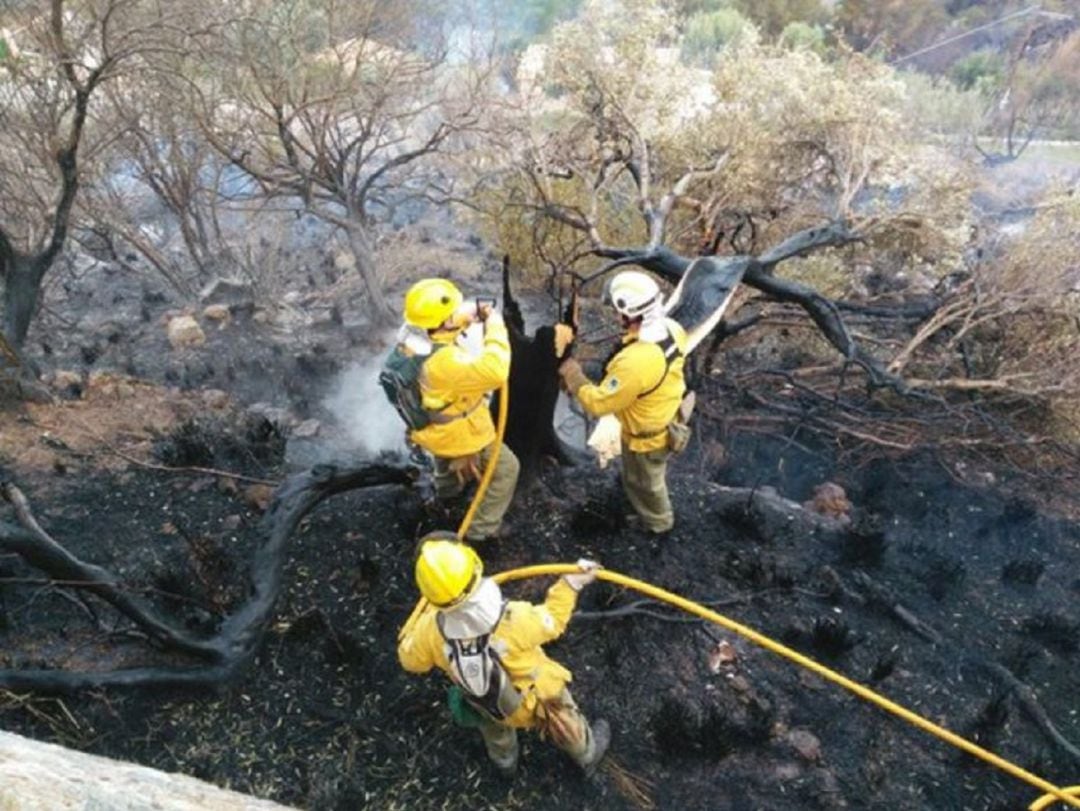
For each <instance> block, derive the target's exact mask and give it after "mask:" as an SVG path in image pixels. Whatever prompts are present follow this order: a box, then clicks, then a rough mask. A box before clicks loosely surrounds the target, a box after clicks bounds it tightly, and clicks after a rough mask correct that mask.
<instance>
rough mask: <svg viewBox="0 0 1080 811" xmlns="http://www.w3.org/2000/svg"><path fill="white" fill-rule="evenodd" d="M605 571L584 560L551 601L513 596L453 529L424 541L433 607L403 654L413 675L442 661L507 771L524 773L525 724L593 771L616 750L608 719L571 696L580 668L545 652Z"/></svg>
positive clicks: (416, 624)
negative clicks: (520, 768) (589, 714)
mask: <svg viewBox="0 0 1080 811" xmlns="http://www.w3.org/2000/svg"><path fill="white" fill-rule="evenodd" d="M599 568H600V566H599V564H597V563H596V562H594V561H591V560H584V559H583V560H580V561H578V569H579V571H578V572H576V573H573V574H567V575H564V576H563V577H561V578H559V580H557V581H556V582H555V583H554V584H553V585H552V586H551V587H550V588H549V589H548V592H547V597H546V599H545V600H544V602H543V603H542V604H539V605H535V604H533V603H528V602H522V601H516V600H509V601H507V600H505V599H504V598H503V595H502V592H501V590H500V588H499V585H498V584H497V583H496V582H495V581H494V580H492V579H490V578H486V577H484V576H483V575H484V567H483V563H482V562H481V560H480V557H479V556H478V555H477V554H476V551H475V550H474V549H473V548H472V547H471V546H469V545H467V544H465V543H462V542H460V541H458V540H457V539H456V537H455V536H454V535H453V534H452V533H449V532H437V533H431V534H429V535H428V536H426V537H425V538H424V539H423V540H422V541H421V545H420V551H419V555H418V556H417V560H416V583H417V586H418V587H419V589H420V593H421V594H422V595H423V596H424V599H425V600H426V601H427V605H426V607H425V608H424V609H423V610H422V611H421V612H420V613H419V614H416V615H414V617H412V618H410V622H409V623H408V624H407V625H406V626H405V627H404V628H403V629H402V632H401V635H400V638H399V642H398V659H399V661H400V662H401V666H402V667H403V668H405V670H407V671H409V672H412V673H427V672H428V671H430V670H431V669H432V668H436V667H437V668H439V669H440V670H442V671H443V672H445V673H446V674H447V675H448V676H449V677H450V680H451V681H452V682H453V685H454V688H453V692H452V694H451V708H452V709H454V699H455V697H457V698H458V700H459V701H461V702H462V703H463V705H464V706H460V705H459V706H458V707H457V709H456V711H455V717H456V718H457V719H458V720H459V722H461V723H464V724H465V725H470V726H476V727H477V728H478V729H479V731H480V734H481V736H482V737H483V739H484V745H485V747H486V749H487V754H488V757H489V758H490V759H491V761H492V762H493V763H494V764H495V766H496V767H497V768H498V769H499V771H500V772H502V773H503V774H505V775H507V776H509V775H512V774H513V773H514V771H515V770H516V769H517V765H518V758H519V753H520V748H519V744H518V735H517V731H518V730H519V729H538V730H539V731H540V732H541V734H542V735H543V736H544V737H545V738H547V739H548V740H550V741H551V742H552V743H554V744H555V745H556V746H557V747H559V748H560V749H562V750H563V751H565V752H566V753H567V754H568V755H569V756H570V757H571V758H572V759H573V760H574V761H575V762H576V763H577V764H578V765H579V766H581V767H582V769H584V770H585V772H586V774H592V773H593V771H594V770H595V769H596V767H597V765H598V764H599V763H600V761H601V759H602V758H603V757H604V754H605V752H606V751H607V748H608V744H609V743H610V739H611V732H610V729H609V727H608V724H607V722H606V721H604V720H598V721H596V722H595V723H594V724H590V723H589V721H588V720H587V719H586V717H585V716H584V715H583V714H582V712H581V710H580V709H579V708H578V706H577V703H576V702H575V700H574V697H573V696H572V695H571V694H570V690H569V687H568V685H569V684H570V681H571V679H572V676H571V674H570V671H569V670H567V669H566V668H565V667H563V666H562V665H561V664H559V663H558V662H556V661H554V660H553V659H550V658H549V657H548V656H547V654H546V653H545V652H544V649H543V645H544V643H546V642H550V641H552V640H554V639H557V638H558V637H559V636H561V635H562V633H563V631H564V630H565V629H566V626H567V623H568V622H569V621H570V616H571V614H572V613H573V611H574V607H575V606H576V604H577V597H578V592H579V591H580V590H581V589H582V588H584V586H586V585H587V584H589V583H591V582H593V580H595V578H596V573H597V571H598V569H599Z"/></svg>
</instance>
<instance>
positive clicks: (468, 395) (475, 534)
mask: <svg viewBox="0 0 1080 811" xmlns="http://www.w3.org/2000/svg"><path fill="white" fill-rule="evenodd" d="M463 300H464V297H463V296H462V293H461V291H460V290H459V289H458V288H457V286H456V285H454V284H453V283H452V282H450V281H448V280H446V279H422V280H421V281H419V282H417V283H416V284H414V285H413V286H412V287H411V288H410V289H409V291H408V293H406V295H405V313H404V315H405V325H406V326H405V328H404V333H405V336H404V338H405V343H406V344H407V345H411V346H412V347H413V350H414V351H417V352H419V353H421V354H426V353H430V354H428V356H427V359H426V360H424V362H423V365H422V366H421V368H420V373H419V386H420V393H421V404H422V407H423V409H424V410H425V411H426V412H427V415H428V417H429V419H430V421H429V423H428V424H427V425H426V426H424V427H422V428H418V429H413V430H411V431H410V432H409V439H410V440H412V441H413V442H415V443H416V444H417V445H419V446H420V447H421V448H423V449H424V450H426V451H427V452H428V453H430V454H431V455H432V457H433V459H434V467H435V490H436V494H437V495H438V497H439V498H440V499H451V498H455V497H457V496H459V495H461V493H462V492H463V490H464V488H465V485H466V483H467V482H468V481H469V480H471V479H479V478H480V475H481V473H482V472H483V470H484V467H485V466H486V465H487V463H488V459H489V458H490V457H491V453H492V451H493V450H494V448H495V439H496V434H495V425H494V423H493V422H492V419H491V411H490V410H489V408H488V394H489V393H490V392H492V391H494V390H495V389H497V388H499V386H501V385H502V384H503V383H505V382H506V380H507V378H508V377H509V374H510V339H509V336H508V334H507V331H506V324H505V323H504V321H503V318H502V316H501V315H500V314H499V313H498V312H496V311H495V310H493V309H491V308H490V307H488V306H481V307H479V308H475V309H476V310H477V311H475V312H473V311H470V308H467V307H466V308H463V306H462V304H463ZM473 318H479V319H480V320H481V321H483V324H484V346H483V351H482V352H481V353H480V355H479V356H478V357H474V356H473V355H471V354H470V353H469V352H468V351H467V350H466V349H465V348H463V347H461V346H459V345H458V342H457V340H458V338H459V336H460V335H461V334H462V332H463V330H464V329H465V328H466V327H467V326H468V325H469V324H470V323H471V322H472V319H473ZM425 350H426V352H425ZM519 469H520V465H519V464H518V460H517V457H516V456H514V453H513V451H511V450H510V448H508V447H507V446H506V445H505V444H503V445H502V446H501V447H500V449H499V457H498V460H497V462H496V465H495V471H494V474H493V475H492V479H491V483H490V484H489V485H488V489H487V492H486V493H485V495H484V499H483V501H481V502H480V504H479V506H478V507H477V510H476V515H475V517H474V519H473V522H472V524H471V526H470V527H469V531H468V535H467V536H466V539H467V540H469V541H470V542H474V543H475V542H480V541H484V540H488V539H490V538H493V537H496V536H497V535H498V533H499V530H500V528H501V526H502V520H503V515H504V514H505V513H506V510H507V508H508V507H509V506H510V501H511V499H512V498H513V496H514V488H515V487H516V486H517V479H518V472H519Z"/></svg>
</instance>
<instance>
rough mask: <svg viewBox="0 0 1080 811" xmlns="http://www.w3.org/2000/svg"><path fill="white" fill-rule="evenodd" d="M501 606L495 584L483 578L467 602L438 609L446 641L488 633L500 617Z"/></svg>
mask: <svg viewBox="0 0 1080 811" xmlns="http://www.w3.org/2000/svg"><path fill="white" fill-rule="evenodd" d="M504 605H505V603H504V602H503V596H502V590H501V589H500V588H499V585H498V583H496V582H495V581H494V580H492V579H491V578H490V577H485V578H484V579H483V580H481V581H480V586H479V587H478V588H477V589H476V591H475V592H473V594H472V596H470V597H469V598H468V599H467V600H464V601H462V602H461V603H460V604H458V605H455V606H454V607H452V608H444V609H442V610H441V613H442V623H441V625H442V631H443V635H444V636H445V637H446V638H447V639H472V638H473V637H477V636H483V635H484V634H490V633H491V632H492V631H494V630H495V626H496V625H498V624H499V620H500V619H501V618H502V613H503V606H504Z"/></svg>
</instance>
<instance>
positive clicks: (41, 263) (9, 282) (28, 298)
mask: <svg viewBox="0 0 1080 811" xmlns="http://www.w3.org/2000/svg"><path fill="white" fill-rule="evenodd" d="M0 238H2V237H0ZM50 267H52V257H51V256H49V255H48V253H47V252H46V253H45V254H39V255H38V256H24V255H21V254H18V253H15V252H12V253H11V254H10V255H9V257H8V258H7V259H6V260H5V259H2V258H0V279H2V280H3V319H4V320H3V325H2V328H3V332H4V337H5V338H7V340H8V343H9V344H11V346H13V347H15V348H22V346H23V345H24V344H25V343H26V335H27V333H28V332H29V330H30V323H31V322H32V321H33V319H34V313H35V312H36V311H37V305H38V296H39V294H40V292H41V282H42V280H43V279H44V278H45V274H46V273H47V272H48V271H49V268H50Z"/></svg>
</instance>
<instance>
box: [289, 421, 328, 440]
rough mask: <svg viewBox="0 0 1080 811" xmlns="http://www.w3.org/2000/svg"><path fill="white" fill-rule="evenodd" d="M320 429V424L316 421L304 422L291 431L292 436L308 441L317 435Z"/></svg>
mask: <svg viewBox="0 0 1080 811" xmlns="http://www.w3.org/2000/svg"><path fill="white" fill-rule="evenodd" d="M321 427H322V423H320V422H319V421H318V420H304V421H303V422H302V423H300V424H299V425H297V426H296V427H295V428H294V429H293V432H292V435H293V436H295V437H299V438H300V439H310V438H311V437H313V436H317V435H318V433H319V429H320V428H321Z"/></svg>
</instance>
